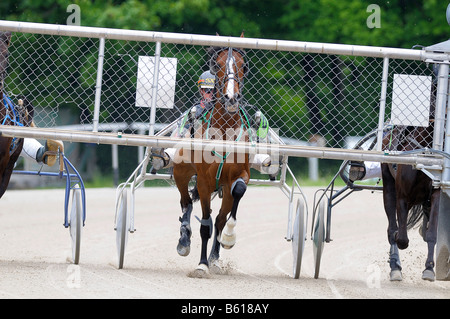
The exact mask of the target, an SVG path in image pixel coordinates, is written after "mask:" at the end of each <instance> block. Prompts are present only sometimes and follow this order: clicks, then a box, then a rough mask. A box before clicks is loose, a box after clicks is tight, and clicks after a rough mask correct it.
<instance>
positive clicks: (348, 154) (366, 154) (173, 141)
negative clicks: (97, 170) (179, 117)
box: [0, 125, 443, 166]
mask: <svg viewBox="0 0 450 319" xmlns="http://www.w3.org/2000/svg"><path fill="white" fill-rule="evenodd" d="M0 135H1V136H9V137H31V138H40V139H55V140H62V141H67V142H80V143H96V144H113V145H114V144H115V145H128V146H147V147H164V148H168V147H176V148H187V149H191V150H213V149H220V150H232V151H233V152H236V153H250V154H257V153H261V152H266V153H268V154H271V155H273V154H280V155H287V156H294V157H314V158H319V159H325V158H326V159H337V160H355V161H374V162H383V163H399V164H409V165H413V166H416V165H417V164H423V165H429V166H431V165H437V166H442V165H443V159H442V158H441V157H432V156H420V155H408V156H403V155H399V154H388V153H385V152H378V151H377V152H376V151H364V150H353V149H352V150H348V149H336V148H329V147H312V146H300V145H282V144H264V143H257V144H256V145H252V144H250V143H245V142H232V141H218V140H202V139H187V138H173V137H167V136H149V135H138V134H121V133H101V132H81V131H69V130H57V129H54V128H38V127H19V126H10V125H3V126H1V127H0Z"/></svg>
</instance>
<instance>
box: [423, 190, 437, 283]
mask: <svg viewBox="0 0 450 319" xmlns="http://www.w3.org/2000/svg"><path fill="white" fill-rule="evenodd" d="M439 195H440V190H439V189H435V190H433V193H432V195H431V210H430V217H429V221H428V226H427V227H426V233H425V241H426V242H427V245H428V256H427V261H426V262H425V270H424V271H423V273H422V279H423V280H429V281H434V280H435V278H436V275H435V273H434V248H435V246H436V240H437V226H438V215H439Z"/></svg>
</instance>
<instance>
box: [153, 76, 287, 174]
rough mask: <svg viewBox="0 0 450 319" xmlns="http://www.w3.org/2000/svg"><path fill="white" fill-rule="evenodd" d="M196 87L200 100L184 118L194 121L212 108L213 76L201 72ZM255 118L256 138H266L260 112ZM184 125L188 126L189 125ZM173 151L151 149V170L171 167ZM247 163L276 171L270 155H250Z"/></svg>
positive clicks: (264, 123) (263, 120) (173, 149)
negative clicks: (190, 117) (192, 116)
mask: <svg viewBox="0 0 450 319" xmlns="http://www.w3.org/2000/svg"><path fill="white" fill-rule="evenodd" d="M197 85H198V88H199V92H200V96H201V99H200V101H199V103H197V104H195V105H194V106H193V107H192V108H191V109H190V111H189V112H187V113H186V115H185V117H186V116H189V115H190V114H195V119H199V118H201V117H202V116H203V115H204V114H205V113H207V112H208V111H209V110H211V109H212V107H213V106H214V101H213V98H214V93H215V91H214V88H215V76H214V75H212V74H211V72H209V71H206V72H203V73H202V74H201V75H200V78H199V80H198V82H197ZM255 118H256V121H254V123H253V124H254V126H258V128H257V129H256V135H257V137H258V138H261V139H263V138H265V137H266V135H267V133H268V130H269V125H268V121H267V119H266V118H265V116H264V115H263V114H262V113H261V112H260V111H257V112H256V113H255ZM186 122H187V121H186ZM183 123H184V121H183ZM186 124H187V126H189V124H190V123H186ZM182 126H183V125H182ZM175 151H176V149H175V148H168V149H163V148H152V155H153V170H155V171H157V170H160V169H162V168H170V167H172V166H173V159H174V157H175ZM249 161H250V167H251V168H254V169H257V170H259V171H261V172H263V173H266V174H267V173H268V174H271V175H273V174H274V173H276V172H277V171H278V165H272V166H273V167H271V164H272V161H271V157H270V155H268V154H254V155H250V158H249Z"/></svg>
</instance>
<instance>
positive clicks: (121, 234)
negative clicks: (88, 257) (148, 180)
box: [116, 188, 130, 269]
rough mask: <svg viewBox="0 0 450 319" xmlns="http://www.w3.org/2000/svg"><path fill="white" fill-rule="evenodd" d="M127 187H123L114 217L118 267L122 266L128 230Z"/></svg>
mask: <svg viewBox="0 0 450 319" xmlns="http://www.w3.org/2000/svg"><path fill="white" fill-rule="evenodd" d="M127 205H128V204H127V189H126V188H124V189H123V191H122V193H121V195H120V197H119V202H118V206H117V209H118V211H117V217H116V244H117V254H118V268H119V269H122V268H123V260H124V256H125V247H126V245H127V240H128V230H129V225H130V222H129V217H128V212H127V208H128V206H127Z"/></svg>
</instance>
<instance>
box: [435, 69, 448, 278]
mask: <svg viewBox="0 0 450 319" xmlns="http://www.w3.org/2000/svg"><path fill="white" fill-rule="evenodd" d="M447 70H448V65H447ZM447 73H448V72H447ZM447 92H448V96H447V114H448V110H449V107H450V86H447ZM444 151H445V152H446V153H447V154H450V119H449V117H447V121H446V127H445V144H444ZM441 181H442V185H441V194H440V195H441V196H440V198H439V215H438V232H437V240H436V279H437V280H450V271H449V269H450V257H449V256H450V187H449V182H450V160H449V159H448V158H447V157H445V158H444V168H443V170H442V177H441Z"/></svg>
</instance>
